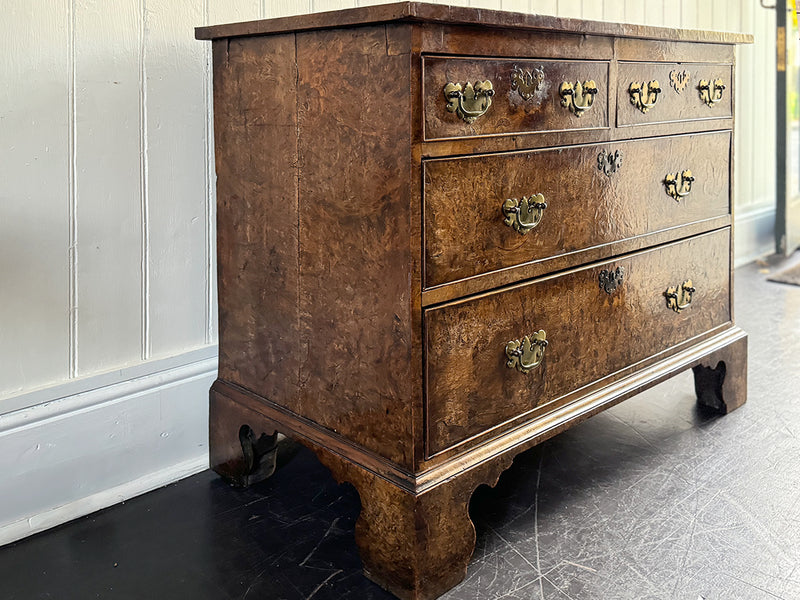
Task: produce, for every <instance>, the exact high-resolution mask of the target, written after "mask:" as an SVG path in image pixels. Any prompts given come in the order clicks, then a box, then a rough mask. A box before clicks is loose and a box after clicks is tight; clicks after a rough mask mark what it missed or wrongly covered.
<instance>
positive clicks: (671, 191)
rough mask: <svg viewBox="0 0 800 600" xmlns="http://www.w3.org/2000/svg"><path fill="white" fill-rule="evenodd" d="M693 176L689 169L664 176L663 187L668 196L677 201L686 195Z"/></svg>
mask: <svg viewBox="0 0 800 600" xmlns="http://www.w3.org/2000/svg"><path fill="white" fill-rule="evenodd" d="M693 181H694V177H693V176H692V172H691V171H690V170H689V169H686V170H685V171H681V172H679V173H674V174H673V173H670V174H669V175H667V176H666V177H664V187H665V188H666V192H667V195H668V196H671V197H672V198H674V199H675V201H676V202H677V201H678V200H680V199H681V198H683V197H684V196H688V195H689V193H690V192H691V191H692V182H693Z"/></svg>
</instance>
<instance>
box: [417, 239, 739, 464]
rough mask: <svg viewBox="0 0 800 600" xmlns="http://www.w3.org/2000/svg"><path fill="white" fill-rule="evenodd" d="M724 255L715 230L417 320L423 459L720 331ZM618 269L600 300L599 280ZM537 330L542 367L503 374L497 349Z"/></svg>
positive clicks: (725, 300) (726, 281) (501, 351)
mask: <svg viewBox="0 0 800 600" xmlns="http://www.w3.org/2000/svg"><path fill="white" fill-rule="evenodd" d="M729 253H730V234H729V230H728V229H723V230H720V231H717V232H712V233H709V234H706V235H702V236H698V237H694V238H690V239H689V240H687V241H685V242H680V243H677V244H672V245H668V246H665V247H662V248H659V249H655V250H650V251H645V252H642V253H638V254H634V255H632V256H630V257H626V258H620V259H618V260H615V261H613V262H608V263H602V264H596V265H590V266H588V267H585V268H582V269H578V270H575V271H571V272H568V273H567V274H564V275H559V276H555V277H551V278H545V279H544V280H537V281H534V282H532V283H530V284H524V285H520V286H517V287H513V288H511V289H509V290H507V291H502V292H498V293H493V294H487V295H483V296H480V297H478V298H475V299H471V300H464V301H460V302H454V303H451V304H446V305H443V306H441V307H438V308H435V309H431V310H428V311H426V312H425V328H426V356H427V377H426V394H427V402H426V408H427V423H428V428H427V435H428V454H429V455H433V454H435V453H437V452H440V451H442V450H444V449H446V448H447V447H449V446H451V445H453V444H455V443H458V442H461V441H463V440H465V439H467V438H469V437H470V436H472V435H475V434H478V433H480V432H481V431H483V430H484V429H487V428H489V427H493V426H496V425H499V424H501V423H503V422H504V421H506V420H508V419H511V418H513V417H516V416H517V415H519V414H522V413H525V412H528V411H531V410H533V409H534V408H537V407H541V406H543V405H546V404H547V403H548V402H552V401H554V400H556V399H558V398H559V397H560V396H562V395H564V394H566V393H568V392H571V391H572V390H575V389H578V388H580V387H582V386H585V385H588V384H589V383H591V382H593V381H596V380H598V379H602V378H604V377H606V376H608V375H610V374H613V373H614V372H616V371H619V370H621V369H623V368H624V367H626V366H628V365H632V364H635V363H637V362H639V361H642V360H645V359H647V358H648V357H650V356H653V355H655V354H658V353H661V352H664V351H666V350H668V349H669V348H670V347H672V346H673V345H675V344H677V343H680V342H682V341H684V340H687V339H690V338H692V337H694V336H697V335H700V334H702V333H703V332H705V331H708V330H710V329H712V328H714V327H716V326H719V325H722V324H724V323H726V322H728V321H729V320H730V275H729V271H728V261H729ZM617 267H622V268H624V270H625V276H624V281H623V283H622V285H620V286H619V287H618V288H617V290H616V291H615V292H613V293H611V294H608V293H606V292H605V291H604V290H603V289H601V288H600V286H599V283H598V276H599V273H600V271H601V270H603V269H606V270H609V269H610V270H613V269H616V268H617ZM686 280H692V282H693V283H694V286H695V288H696V289H697V292H696V293H695V294H694V296H693V300H692V304H691V306H690V307H689V308H687V309H685V310H684V311H682V312H680V313H676V312H674V311H672V310H670V309H669V308H667V306H666V301H665V297H664V292H665V291H666V289H667V288H668V287H671V286H679V285H681V284H682V283H683V282H684V281H686ZM540 329H543V330H544V331H545V332H546V333H547V340H548V342H549V345H548V346H547V349H546V351H545V354H544V360H543V361H542V364H541V365H540V366H539V367H538V368H535V369H533V370H532V371H530V372H529V373H527V374H522V373H520V372H518V371H516V370H514V369H510V368H508V367H507V366H506V358H507V357H506V355H505V346H506V343H507V342H508V341H511V340H515V339H521V338H522V337H523V336H526V335H532V334H533V333H535V332H536V331H538V330H540Z"/></svg>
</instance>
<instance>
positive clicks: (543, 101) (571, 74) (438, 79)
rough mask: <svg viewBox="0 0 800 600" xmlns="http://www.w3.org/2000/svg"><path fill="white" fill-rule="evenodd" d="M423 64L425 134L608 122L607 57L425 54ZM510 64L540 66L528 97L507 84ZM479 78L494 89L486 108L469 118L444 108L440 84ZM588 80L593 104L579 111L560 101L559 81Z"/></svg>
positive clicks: (480, 132) (572, 126)
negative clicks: (592, 84)
mask: <svg viewBox="0 0 800 600" xmlns="http://www.w3.org/2000/svg"><path fill="white" fill-rule="evenodd" d="M422 64H423V80H424V92H423V94H424V97H423V105H424V111H425V139H426V140H431V139H440V138H451V137H470V136H483V135H497V134H511V133H518V132H526V131H536V132H539V131H555V130H562V129H592V128H598V127H608V122H609V118H608V94H609V91H608V82H609V76H608V70H609V64H608V63H605V62H589V61H547V60H538V61H521V60H483V59H458V58H438V57H425V58H424V59H423V63H422ZM515 66H517V67H519V68H520V69H526V70H532V69H536V68H541V69H543V71H544V74H545V76H544V80H543V81H542V84H541V89H540V90H539V91H537V92H536V93H535V94H534V96H533V97H532V98H531V99H529V100H524V99H523V98H522V97H521V96H520V95H519V93H518V92H517V91H515V90H513V89H511V72H512V70H513V68H514V67H515ZM484 80H489V81H491V82H492V85H493V86H494V91H495V95H494V97H493V99H492V104H491V106H490V107H489V109H488V110H487V111H486V114H484V115H483V116H481V117H478V119H477V120H476V121H475V122H474V123H471V124H468V123H465V122H464V121H463V120H462V119H461V118H460V117H459V116H458V115H457V114H456V113H452V112H448V111H447V99H446V98H445V95H444V91H443V90H444V87H445V85H447V84H448V83H451V82H452V83H460V84H461V85H462V86H463V85H465V84H466V83H467V82H469V83H472V84H474V83H475V82H476V81H484ZM589 80H592V81H594V82H595V83H596V84H597V94H595V95H594V101H593V104H592V106H591V107H590V108H589V109H588V110H587V111H586V112H584V113H583V114H582V116H580V117H578V116H576V115H575V114H573V113H572V112H571V111H570V110H569V109H568V108H565V107H564V106H562V105H561V96H560V95H559V87H560V86H561V84H562V83H563V82H567V83H571V84H572V85H575V83H576V82H578V81H580V82H581V83H583V82H584V81H589Z"/></svg>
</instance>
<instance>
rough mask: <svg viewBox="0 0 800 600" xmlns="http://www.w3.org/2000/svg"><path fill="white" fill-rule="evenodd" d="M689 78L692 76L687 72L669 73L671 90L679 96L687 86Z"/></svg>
mask: <svg viewBox="0 0 800 600" xmlns="http://www.w3.org/2000/svg"><path fill="white" fill-rule="evenodd" d="M691 77H692V76H691V75H690V74H689V72H688V71H677V70H675V71H670V72H669V82H670V84H671V85H672V88H673V89H674V90H675V91H676V92H678V93H679V94H680V93H682V92H683V90H685V89H686V86H687V85H689V80H690V79H691Z"/></svg>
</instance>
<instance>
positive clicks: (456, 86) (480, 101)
mask: <svg viewBox="0 0 800 600" xmlns="http://www.w3.org/2000/svg"><path fill="white" fill-rule="evenodd" d="M492 96H494V88H493V86H492V82H491V81H489V80H486V81H476V82H475V84H474V85H473V84H471V83H469V82H467V83H466V84H465V85H464V86H462V85H461V84H460V83H451V82H448V84H447V85H446V86H444V97H445V98H446V99H447V110H448V111H449V112H454V113H456V114H457V115H458V116H459V117H461V119H463V120H464V121H465V122H466V123H470V124H471V123H474V122H475V120H476V119H477V118H478V117H482V116H483V115H484V114H486V111H487V110H489V107H490V106H491V105H492Z"/></svg>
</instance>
